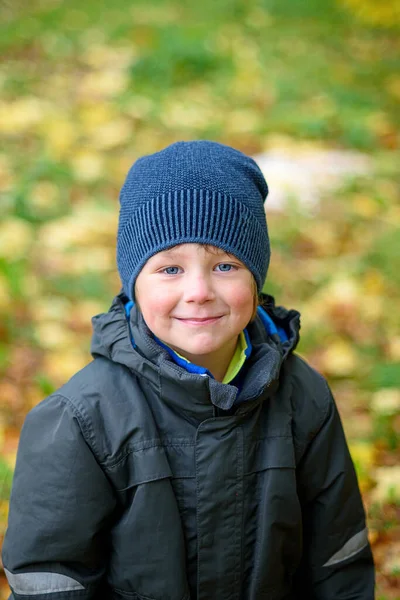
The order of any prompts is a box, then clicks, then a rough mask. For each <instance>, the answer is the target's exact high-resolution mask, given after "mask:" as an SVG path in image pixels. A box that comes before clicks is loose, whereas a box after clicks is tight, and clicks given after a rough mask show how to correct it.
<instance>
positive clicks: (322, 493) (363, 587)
mask: <svg viewBox="0 0 400 600" xmlns="http://www.w3.org/2000/svg"><path fill="white" fill-rule="evenodd" d="M324 386H325V390H326V393H325V401H324V415H323V418H322V419H321V422H320V425H319V427H318V429H317V431H316V432H314V433H313V434H312V436H313V438H312V441H311V442H310V443H309V445H308V447H307V448H306V449H305V452H304V454H303V456H302V457H301V459H300V461H299V463H298V466H297V481H298V495H299V498H300V502H301V506H302V514H303V544H304V548H303V561H302V564H301V566H300V568H299V570H298V572H297V575H296V579H297V584H296V588H297V589H301V590H302V594H301V596H300V597H302V598H303V596H304V597H307V598H309V599H310V600H311V599H312V600H373V598H374V587H375V580H374V564H373V558H372V553H371V548H370V545H369V542H368V532H367V528H366V524H365V512H364V508H363V504H362V500H361V494H360V491H359V487H358V482H357V477H356V474H355V470H354V466H353V463H352V460H351V457H350V453H349V449H348V446H347V443H346V439H345V435H344V432H343V428H342V424H341V421H340V417H339V414H338V411H337V408H336V405H335V401H334V399H333V397H332V394H331V392H330V390H329V388H328V385H327V384H326V382H324Z"/></svg>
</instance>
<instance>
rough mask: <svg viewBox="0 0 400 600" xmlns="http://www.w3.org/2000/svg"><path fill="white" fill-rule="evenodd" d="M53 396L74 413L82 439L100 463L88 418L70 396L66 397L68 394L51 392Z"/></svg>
mask: <svg viewBox="0 0 400 600" xmlns="http://www.w3.org/2000/svg"><path fill="white" fill-rule="evenodd" d="M53 397H54V398H57V397H58V398H60V399H61V400H62V401H64V403H66V404H68V406H69V407H70V409H71V411H72V413H73V414H74V416H75V417H76V418H77V420H78V422H79V427H80V429H81V431H82V435H83V438H84V440H85V441H86V443H87V444H88V446H89V447H90V448H91V450H92V452H93V454H94V455H95V457H96V459H97V461H98V462H99V463H100V464H101V462H102V459H101V458H100V456H99V453H98V450H97V445H96V438H95V435H94V431H93V427H92V424H91V423H90V422H89V419H87V420H86V419H85V417H84V415H83V414H82V412H81V411H80V410H79V408H78V407H77V406H76V405H75V404H74V401H73V400H72V399H71V398H68V396H64V395H63V394H60V393H56V394H53Z"/></svg>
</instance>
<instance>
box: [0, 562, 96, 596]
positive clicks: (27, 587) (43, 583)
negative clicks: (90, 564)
mask: <svg viewBox="0 0 400 600" xmlns="http://www.w3.org/2000/svg"><path fill="white" fill-rule="evenodd" d="M4 572H5V574H6V577H7V579H8V583H9V584H10V587H11V588H12V589H13V591H14V592H15V593H16V594H21V595H23V594H25V595H27V596H36V595H38V594H53V593H56V592H72V591H76V590H84V589H85V588H84V587H83V585H82V584H81V583H79V581H76V580H75V579H72V577H67V575H61V573H45V572H39V573H10V571H7V569H4Z"/></svg>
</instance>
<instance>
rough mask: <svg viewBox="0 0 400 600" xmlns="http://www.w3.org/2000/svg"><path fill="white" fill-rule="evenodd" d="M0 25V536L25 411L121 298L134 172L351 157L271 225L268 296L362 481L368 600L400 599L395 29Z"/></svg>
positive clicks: (148, 18)
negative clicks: (313, 204) (264, 156)
mask: <svg viewBox="0 0 400 600" xmlns="http://www.w3.org/2000/svg"><path fill="white" fill-rule="evenodd" d="M395 5H396V2H393V6H395ZM360 6H361V8H362V9H363V10H359V9H360ZM371 6H372V8H371ZM385 6H386V7H387V6H388V3H386V4H385ZM364 9H365V10H364ZM382 10H383V9H382ZM1 11H2V30H1V31H0V49H1V52H2V55H3V56H4V57H5V60H4V63H3V65H2V67H1V74H0V85H1V88H2V93H1V100H0V132H1V133H2V134H3V136H4V139H5V142H6V143H5V145H4V146H3V149H2V151H0V171H1V175H0V191H1V193H2V197H1V222H0V316H1V319H0V340H1V341H0V369H1V383H0V397H1V398H2V405H1V408H0V535H1V530H2V528H4V523H5V517H6V512H7V507H8V495H9V486H10V479H11V473H12V464H13V460H14V458H15V450H16V444H17V440H18V433H19V429H20V426H21V423H22V421H23V418H24V415H25V414H26V411H27V410H29V408H30V407H32V406H33V405H35V404H36V403H37V402H39V401H40V400H41V399H42V398H43V396H44V395H46V394H48V393H49V392H51V391H52V390H53V389H54V388H55V387H56V386H58V385H59V384H61V383H62V382H63V381H65V379H66V378H67V377H69V376H70V375H71V374H72V373H73V372H74V371H75V370H76V369H77V368H80V366H82V365H83V364H85V363H86V362H87V361H88V360H89V354H88V346H89V336H90V317H91V316H92V315H94V314H96V313H98V312H100V311H103V310H105V309H107V307H108V305H109V302H110V299H111V297H112V296H113V294H114V293H115V292H117V291H118V289H119V282H118V279H117V277H116V273H115V268H114V243H115V228H116V211H117V197H118V191H119V187H120V185H121V182H122V180H123V177H124V175H125V173H126V171H127V169H128V167H129V166H130V164H131V162H132V161H133V160H134V159H135V158H136V157H137V156H139V155H140V154H143V153H146V152H152V151H155V150H157V149H159V148H161V147H163V146H164V145H166V144H167V143H169V142H172V141H175V140H177V139H191V138H211V139H216V140H219V141H222V142H224V143H228V144H232V145H234V146H236V147H238V148H240V149H242V150H244V151H246V152H249V153H259V152H262V151H264V150H267V149H268V148H270V147H274V146H275V145H276V144H277V143H279V144H280V145H282V144H289V145H290V146H291V148H293V147H294V148H297V149H298V152H302V149H303V148H304V146H303V144H305V143H306V144H307V147H309V146H310V145H311V146H312V145H322V146H323V147H335V148H351V149H358V150H361V151H363V152H365V153H368V154H369V155H370V157H371V161H372V165H373V167H372V169H371V173H370V174H369V175H368V176H365V177H363V178H360V177H358V178H354V180H353V181H351V182H348V183H347V184H346V185H345V186H343V187H342V189H339V190H337V191H335V192H333V191H332V193H331V194H327V195H326V197H325V198H324V199H323V201H322V203H321V208H320V210H318V211H314V212H309V213H307V212H304V211H302V210H301V209H300V208H299V207H298V206H296V204H295V203H294V202H293V204H292V205H290V207H289V209H288V211H287V213H286V214H285V215H284V216H283V215H279V214H277V215H274V214H270V215H269V227H270V232H271V238H272V246H273V258H272V264H271V270H270V275H269V278H268V282H267V284H266V289H267V290H268V291H269V292H272V293H274V294H275V295H276V297H277V300H278V302H279V303H282V304H285V305H287V306H293V307H296V308H299V309H300V310H301V312H302V314H303V320H302V323H303V326H302V333H303V335H302V342H301V345H300V352H301V353H302V354H304V355H305V356H306V357H307V358H308V359H309V360H310V361H311V362H312V364H314V365H315V366H316V367H317V368H319V369H320V370H321V371H322V372H323V373H324V374H325V375H326V376H327V377H328V379H329V381H330V383H331V386H332V388H333V390H334V393H335V395H336V397H337V400H338V404H339V407H340V410H341V414H342V416H343V419H344V424H345V428H346V431H347V434H348V437H349V440H350V445H351V451H352V455H353V458H354V460H355V463H356V467H357V470H358V473H359V477H360V483H361V487H362V490H363V496H364V500H365V504H366V507H367V509H368V518H369V525H370V530H371V542H372V543H373V548H374V553H375V558H376V561H377V567H378V588H377V597H378V598H381V599H382V600H383V599H384V598H386V599H391V600H392V599H394V598H399V594H398V592H397V591H396V590H397V589H398V588H397V586H398V583H399V579H398V576H399V572H400V571H399V570H400V565H399V560H398V557H399V556H400V539H399V538H400V536H399V526H398V521H399V511H400V509H399V505H400V499H399V498H400V473H399V467H398V466H397V465H398V464H399V463H398V460H399V445H400V444H399V437H398V431H399V425H400V422H399V418H400V417H399V414H400V398H399V388H400V368H399V367H400V336H399V332H398V311H397V310H396V308H397V306H398V305H399V296H400V292H399V290H400V278H399V269H398V268H397V265H396V260H397V261H398V256H399V255H400V234H399V229H400V228H399V222H400V212H399V208H398V206H399V181H398V164H399V159H400V151H399V143H400V138H399V120H400V113H399V111H398V103H399V99H400V76H399V72H400V70H399V66H400V52H399V46H400V42H399V37H398V23H396V22H395V21H394V20H393V18H392V19H389V18H388V17H387V16H386V13H385V15H382V14H381V13H379V9H375V8H374V5H371V4H370V3H369V2H365V3H364V4H363V3H362V2H356V0H351V1H350V0H347V1H346V2H343V3H339V2H336V3H335V2H333V1H332V0H328V1H327V2H325V3H320V2H316V0H310V1H309V2H307V3H304V2H300V1H299V0H290V1H289V0H280V1H279V2H278V1H273V0H269V1H266V0H263V1H258V2H256V1H253V2H245V1H244V0H221V1H219V2H211V1H210V0H205V1H203V2H202V3H198V2H194V1H190V2H186V3H180V2H178V1H177V0H170V1H167V0H153V1H152V2H151V3H149V2H144V1H142V0H138V1H135V2H134V3H130V2H127V1H126V0H115V1H114V2H113V4H112V7H111V6H110V3H106V2H104V1H103V0H97V1H96V2H94V0H86V2H85V3H84V5H83V4H82V2H78V1H77V0H69V2H68V3H66V2H62V1H59V0H42V1H39V0H34V1H32V2H30V3H29V4H28V3H26V2H23V0H14V1H13V2H11V1H8V2H7V1H6V2H4V3H3V4H2V7H1ZM368 11H370V12H368ZM374 11H375V12H374ZM395 14H396V13H395V10H394V12H393V15H395ZM360 15H361V16H362V17H363V18H364V19H365V21H366V22H370V23H375V24H376V23H378V24H379V25H380V27H376V26H375V27H372V26H371V25H369V24H366V23H365V21H360V20H359V16H360ZM371 15H372V16H371ZM382 25H383V26H382Z"/></svg>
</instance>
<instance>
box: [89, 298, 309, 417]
mask: <svg viewBox="0 0 400 600" xmlns="http://www.w3.org/2000/svg"><path fill="white" fill-rule="evenodd" d="M128 302H129V299H128V298H127V297H126V296H125V294H124V293H123V292H121V293H120V294H119V295H118V296H116V297H115V298H114V300H113V302H112V304H111V307H110V309H109V311H108V312H107V313H103V314H99V315H96V316H95V317H93V319H92V326H93V337H92V344H91V353H92V356H93V358H96V357H99V356H102V357H105V358H107V359H109V360H111V361H113V362H115V363H119V364H122V365H124V366H126V367H128V368H129V369H130V370H131V371H133V372H134V373H135V374H136V375H138V376H140V377H144V378H145V379H147V380H149V381H151V382H153V384H155V385H157V382H159V381H160V378H161V379H162V380H163V382H164V386H163V388H164V389H167V390H170V393H169V394H168V396H170V395H173V393H174V392H173V388H174V386H177V385H178V386H180V388H181V389H182V387H183V388H184V389H185V390H187V392H188V393H190V394H191V395H192V396H194V397H196V398H197V399H199V401H200V397H202V398H204V392H207V393H206V398H207V401H208V404H209V401H210V400H211V402H212V403H213V404H214V405H215V406H217V407H219V408H221V409H223V410H228V409H230V408H232V406H233V404H234V403H235V402H236V401H237V400H239V401H240V403H243V402H244V401H251V400H254V399H256V398H258V397H260V396H263V395H265V393H266V392H272V391H274V390H275V389H276V388H277V385H278V379H279V372H280V369H281V367H282V364H283V362H284V361H285V360H286V358H287V356H288V355H289V354H290V353H291V352H293V350H294V349H295V348H296V346H297V344H298V341H299V330H300V314H299V313H298V312H297V311H295V310H287V309H285V308H283V307H282V306H275V301H274V299H273V298H272V296H268V295H263V296H262V307H259V309H258V311H257V316H256V318H255V319H254V321H252V322H251V323H250V324H249V325H248V326H247V331H248V334H249V337H250V341H251V345H252V353H251V356H250V357H249V358H248V359H247V362H246V365H247V367H246V375H245V378H244V381H243V386H242V388H241V390H240V395H239V390H238V388H236V387H235V386H234V385H230V384H222V383H220V382H218V381H216V380H215V379H213V378H212V377H204V376H201V375H198V374H194V373H189V372H188V371H186V370H185V369H184V368H182V367H180V366H178V365H177V364H176V363H175V362H174V361H173V359H172V358H171V356H170V354H169V353H168V352H167V350H165V349H164V348H162V347H161V346H160V345H159V343H157V342H156V340H155V339H154V337H153V335H152V333H151V331H150V330H149V329H148V327H147V325H146V323H145V321H144V319H143V317H142V315H141V313H140V311H139V310H138V309H137V307H136V306H135V305H133V307H131V306H132V303H131V305H130V306H127V305H128ZM129 308H131V310H128V309H129ZM238 396H239V397H238ZM200 403H201V401H200Z"/></svg>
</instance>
